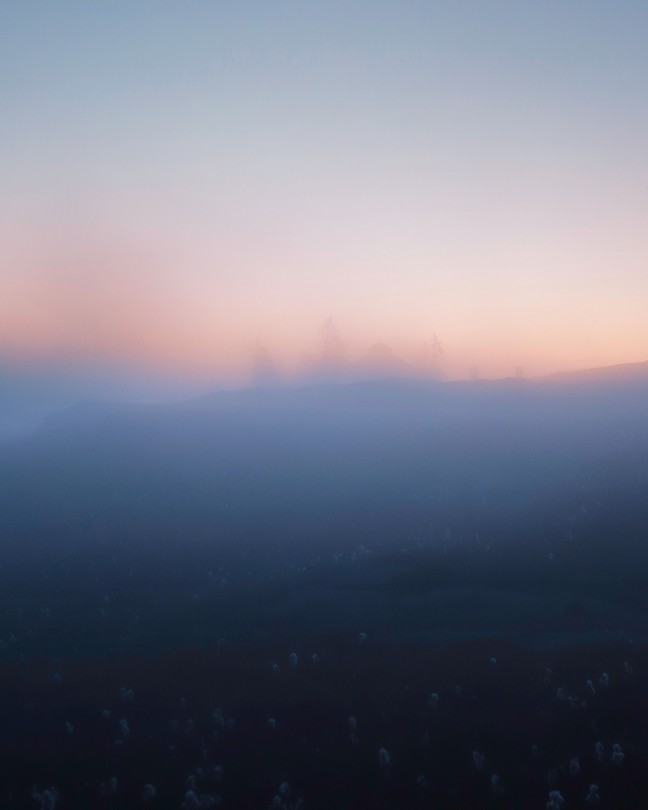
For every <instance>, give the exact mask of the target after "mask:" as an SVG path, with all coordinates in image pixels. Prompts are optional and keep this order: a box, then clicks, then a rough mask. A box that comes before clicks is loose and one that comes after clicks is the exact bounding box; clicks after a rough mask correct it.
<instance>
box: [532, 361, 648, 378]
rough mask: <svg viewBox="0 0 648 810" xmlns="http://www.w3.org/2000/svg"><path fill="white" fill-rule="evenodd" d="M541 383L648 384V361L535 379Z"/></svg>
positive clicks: (561, 373)
mask: <svg viewBox="0 0 648 810" xmlns="http://www.w3.org/2000/svg"><path fill="white" fill-rule="evenodd" d="M535 379H536V380H537V381H539V382H559V383H572V382H573V383H582V382H594V383H596V382H639V381H645V382H648V360H646V361H643V362H640V363H620V364H617V365H613V366H599V367H596V368H585V369H579V370H577V371H561V372H557V373H556V374H548V375H546V376H544V377H536V378H535Z"/></svg>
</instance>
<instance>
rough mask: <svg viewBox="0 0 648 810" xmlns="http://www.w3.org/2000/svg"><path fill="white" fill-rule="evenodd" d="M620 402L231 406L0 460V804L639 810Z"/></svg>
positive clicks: (370, 393) (523, 398)
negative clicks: (593, 808) (0, 482)
mask: <svg viewBox="0 0 648 810" xmlns="http://www.w3.org/2000/svg"><path fill="white" fill-rule="evenodd" d="M642 373H643V371H642ZM647 397H648V380H645V379H644V378H643V377H642V378H641V380H640V381H639V382H632V384H629V383H628V384H626V383H624V384H623V385H615V386H612V385H611V384H608V383H606V384H605V385H604V386H599V385H598V384H597V385H595V386H594V387H592V386H589V387H588V386H584V385H580V383H579V385H578V386H576V387H574V386H571V387H570V386H566V387H565V386H563V384H562V383H561V384H560V385H554V384H553V383H552V384H542V385H540V384H538V385H527V384H526V383H524V382H520V381H517V382H516V381H508V382H507V381H503V382H502V383H501V384H497V385H495V384H494V385H485V386H482V385H477V384H475V385H473V386H470V385H467V386H461V385H460V386H449V387H445V388H444V387H442V386H427V387H426V386H420V385H405V384H400V383H399V384H384V385H382V384H381V385H369V386H350V387H348V388H344V387H331V388H324V389H305V390H301V391H292V392H290V391H275V392H267V393H259V392H247V393H245V392H239V393H237V394H231V395H229V394H227V395H222V396H220V397H215V398H207V399H205V400H201V401H197V402H193V403H187V404H186V405H185V406H174V407H159V408H131V407H118V408H108V409H106V408H103V407H95V406H86V407H81V408H77V409H73V410H72V411H71V412H68V413H67V414H64V415H61V416H60V417H57V419H55V420H52V421H51V422H50V423H49V424H48V425H46V426H45V427H44V429H43V430H42V431H41V432H40V433H39V434H37V435H35V436H34V437H32V438H31V439H27V440H25V441H23V442H21V443H16V444H14V445H12V446H7V447H5V448H3V449H2V451H1V452H0V481H2V487H0V549H1V551H2V566H1V567H0V808H1V809H2V810H18V808H33V809H34V810H54V808H56V810H74V809H75V808H79V810H87V809H88V808H92V809H94V808H97V810H118V808H119V809H123V810H129V808H140V807H142V808H144V807H149V808H151V809H152V808H169V809H170V810H177V809H178V808H181V807H182V808H184V810H195V809H196V808H203V810H207V808H209V807H215V806H219V805H222V807H223V808H224V810H227V808H249V810H266V808H269V807H271V806H272V807H278V808H282V807H285V808H294V809H295V810H297V808H300V809H301V808H303V810H329V809H330V808H348V809H349V810H351V808H354V810H355V809H356V808H357V810H371V809H372V808H376V809H377V810H378V809H379V808H381V809H382V808H384V810H403V808H410V807H411V808H419V807H420V808H447V809H448V810H449V809H450V808H452V809H453V810H478V809H479V808H519V810H534V808H537V809H538V810H544V808H548V810H561V808H563V807H564V810H571V808H588V807H593V806H600V807H601V808H619V810H642V808H648V775H647V774H648V771H647V769H646V763H648V721H647V719H646V718H647V717H648V592H647V591H646V582H647V581H648V543H647V542H646V539H647V537H648V411H646V409H645V407H644V403H645V402H646V401H648V399H647ZM293 654H294V655H293ZM552 791H553V792H554V793H553V795H552Z"/></svg>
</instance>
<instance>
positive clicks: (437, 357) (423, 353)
mask: <svg viewBox="0 0 648 810" xmlns="http://www.w3.org/2000/svg"><path fill="white" fill-rule="evenodd" d="M417 359H418V362H417V366H418V367H419V369H420V370H421V372H422V373H423V374H424V375H425V376H426V377H432V378H436V379H440V378H441V377H443V373H444V372H443V367H444V365H445V361H446V355H445V351H444V349H443V346H442V344H441V341H440V340H439V338H438V337H437V336H436V334H433V335H432V340H431V341H427V340H426V341H424V342H423V344H422V345H421V347H420V349H419V352H418V358H417Z"/></svg>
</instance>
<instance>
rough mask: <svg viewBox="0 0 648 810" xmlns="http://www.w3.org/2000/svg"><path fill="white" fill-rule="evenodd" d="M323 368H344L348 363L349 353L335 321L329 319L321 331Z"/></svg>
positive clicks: (321, 360)
mask: <svg viewBox="0 0 648 810" xmlns="http://www.w3.org/2000/svg"><path fill="white" fill-rule="evenodd" d="M320 338H321V347H322V351H321V355H320V362H321V364H322V366H324V367H326V368H331V369H336V368H337V369H340V368H342V367H343V366H344V365H345V363H346V361H347V353H346V348H345V346H344V343H343V341H342V338H341V337H340V333H339V332H338V330H337V327H336V325H335V321H334V320H333V318H332V317H330V316H329V317H328V318H327V319H326V320H325V321H324V323H323V325H322V328H321V329H320Z"/></svg>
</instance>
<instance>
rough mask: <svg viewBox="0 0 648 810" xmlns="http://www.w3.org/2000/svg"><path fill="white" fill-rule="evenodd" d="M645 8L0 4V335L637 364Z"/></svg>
mask: <svg viewBox="0 0 648 810" xmlns="http://www.w3.org/2000/svg"><path fill="white" fill-rule="evenodd" d="M646 42H648V4H647V3H646V2H645V0H635V1H634V2H624V0H619V1H618V2H614V3H612V2H608V0H605V2H604V1H603V0H583V1H582V2H575V1H572V0H553V1H552V0H545V1H544V2H512V1H511V2H499V1H498V0H490V1H489V2H485V0H484V1H483V2H476V1H475V2H461V1H460V0H452V2H432V1H431V0H427V2H402V1H401V2H380V0H371V2H330V0H327V2H317V3H315V2H308V1H307V0H299V2H268V1H267V0H265V1H264V2H244V1H241V2H213V0H210V1H209V2H199V1H198V0H196V1H195V2H183V3H180V2H175V3H171V2H161V0H155V2H152V1H151V0H129V1H128V2H116V1H115V0H111V2H96V3H88V2H86V1H85V0H78V1H77V2H70V1H69V0H57V2H52V3H37V2H31V1H29V0H14V2H11V1H8V2H3V3H2V4H1V5H0V111H1V113H0V114H1V123H2V126H1V127H0V178H1V183H0V351H1V352H2V353H3V356H9V357H12V358H19V359H20V358H40V359H43V358H45V359H48V358H49V359H51V360H57V359H60V358H66V359H67V360H70V358H71V360H72V361H73V362H76V361H77V360H78V362H79V363H82V362H88V361H90V362H99V361H102V362H103V361H107V360H110V361H118V362H129V363H131V364H134V365H138V364H145V365H147V366H151V367H155V368H164V369H171V370H185V371H187V370H189V371H192V370H194V371H196V372H197V373H199V374H205V375H210V376H211V377H218V376H221V377H223V378H224V379H225V378H231V379H234V378H236V377H237V375H240V374H241V373H242V370H243V368H244V367H245V365H246V363H247V362H248V361H249V357H250V347H251V346H252V345H253V344H254V343H255V341H257V340H262V341H263V342H264V343H266V344H267V346H268V347H269V348H270V349H271V350H273V351H274V352H276V354H277V356H278V357H279V358H280V359H281V360H282V362H284V363H285V364H287V365H290V364H294V363H296V362H297V361H298V359H299V357H300V356H301V355H302V354H303V353H304V352H307V351H312V350H313V349H314V348H315V347H316V341H317V334H318V329H319V327H320V325H321V323H322V322H323V320H324V319H325V318H326V317H327V316H329V315H332V316H333V317H334V318H335V321H336V324H337V326H338V328H339V331H340V333H341V334H342V335H343V337H344V338H345V340H346V343H347V345H348V348H349V351H350V353H351V355H354V354H355V355H358V354H361V353H362V351H364V350H365V349H366V348H367V347H368V346H369V345H370V344H372V343H374V342H376V341H379V340H380V341H384V342H385V343H387V344H389V345H390V346H391V347H392V348H393V349H394V351H396V352H399V353H401V354H403V355H404V356H407V354H408V353H411V352H412V351H414V349H415V348H416V346H417V345H418V344H420V343H421V342H422V341H424V340H430V338H431V337H432V334H433V333H436V334H437V335H438V336H439V338H440V339H441V341H442V343H443V345H444V347H445V350H446V353H447V360H448V371H449V373H450V375H451V376H458V377H461V376H466V375H467V372H468V369H469V367H470V366H473V365H478V366H479V367H480V369H481V372H482V374H483V375H484V376H492V375H499V374H508V373H510V372H511V371H512V369H513V368H514V367H515V366H518V365H522V366H524V368H525V370H526V372H527V373H528V374H541V373H545V372H550V371H554V370H563V369H571V368H579V367H585V366H596V365H605V364H610V363H617V362H632V361H640V360H645V359H648V317H646V314H647V313H646V311H647V304H648V261H647V258H648V227H647V226H646V223H647V222H648V149H647V148H646V144H648V104H647V103H646V99H648V48H647V47H646Z"/></svg>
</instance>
